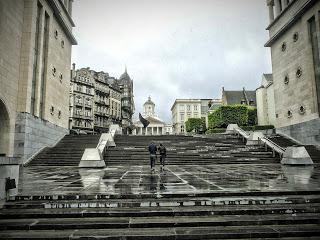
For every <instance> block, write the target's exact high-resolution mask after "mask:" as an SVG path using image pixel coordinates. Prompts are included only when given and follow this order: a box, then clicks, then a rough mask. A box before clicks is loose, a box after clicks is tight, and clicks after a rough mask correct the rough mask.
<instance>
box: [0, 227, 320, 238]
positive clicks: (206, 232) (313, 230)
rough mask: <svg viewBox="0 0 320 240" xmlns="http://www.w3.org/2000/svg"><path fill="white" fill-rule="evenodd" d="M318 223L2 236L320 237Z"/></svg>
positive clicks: (6, 234) (21, 232) (19, 232)
mask: <svg viewBox="0 0 320 240" xmlns="http://www.w3.org/2000/svg"><path fill="white" fill-rule="evenodd" d="M319 235H320V228H319V225H318V224H302V225H300V224H297V225H266V226H265V225H261V226H256V225H255V226H251V225H249V226H209V227H193V228H190V227H173V228H124V229H121V231H119V229H117V228H111V229H91V230H90V229H77V230H30V231H25V230H15V231H10V230H7V231H1V232H0V238H2V239H26V238H27V239H39V238H43V237H44V236H45V238H46V239H80V238H81V239H109V240H110V239H119V240H123V239H127V240H131V239H132V240H133V239H135V240H137V239H138V240H140V239H154V240H162V239H168V240H171V239H175V240H176V239H178V240H179V239H210V238H211V239H213V238H214V239H219V238H222V239H232V238H241V239H243V238H250V239H252V238H283V237H318V236H319Z"/></svg>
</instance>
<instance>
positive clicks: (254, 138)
mask: <svg viewBox="0 0 320 240" xmlns="http://www.w3.org/2000/svg"><path fill="white" fill-rule="evenodd" d="M263 137H264V134H263V133H262V132H252V133H251V134H250V135H249V138H248V139H247V144H246V145H257V144H259V140H260V139H262V138H263Z"/></svg>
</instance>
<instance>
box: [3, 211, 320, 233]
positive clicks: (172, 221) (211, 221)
mask: <svg viewBox="0 0 320 240" xmlns="http://www.w3.org/2000/svg"><path fill="white" fill-rule="evenodd" d="M289 224H291V225H294V224H300V225H303V224H315V225H316V224H320V214H319V213H297V214H294V215H290V214H286V215H261V216H259V215H241V216H235V215H231V216H230V215H224V216H214V215H213V216H193V217H192V218H191V217H189V216H174V217H169V216H164V217H161V216H157V217H156V218H155V217H91V218H88V217H82V218H58V219H57V218H41V219H0V231H3V230H46V229H48V230H62V229H63V230H65V229H109V228H119V229H120V228H142V229H144V228H173V227H175V228H180V227H190V228H194V227H207V226H255V225H259V227H260V226H262V225H264V226H267V225H289ZM319 226H320V225H319Z"/></svg>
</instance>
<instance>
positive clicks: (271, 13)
mask: <svg viewBox="0 0 320 240" xmlns="http://www.w3.org/2000/svg"><path fill="white" fill-rule="evenodd" d="M267 5H268V7H269V21H270V23H272V22H273V20H274V2H273V0H268V1H267Z"/></svg>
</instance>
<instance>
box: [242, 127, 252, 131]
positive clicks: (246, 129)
mask: <svg viewBox="0 0 320 240" xmlns="http://www.w3.org/2000/svg"><path fill="white" fill-rule="evenodd" d="M240 128H242V129H243V130H244V131H254V126H240Z"/></svg>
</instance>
